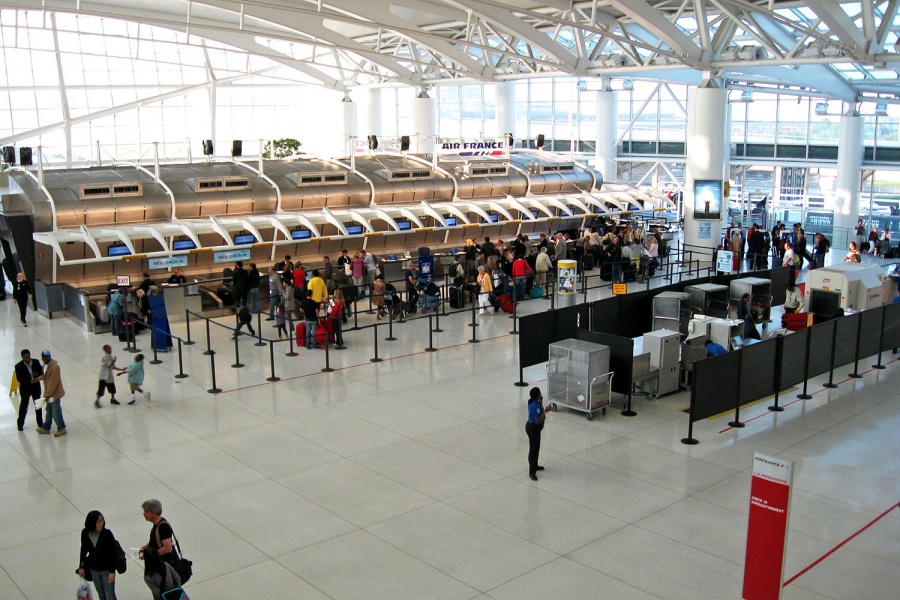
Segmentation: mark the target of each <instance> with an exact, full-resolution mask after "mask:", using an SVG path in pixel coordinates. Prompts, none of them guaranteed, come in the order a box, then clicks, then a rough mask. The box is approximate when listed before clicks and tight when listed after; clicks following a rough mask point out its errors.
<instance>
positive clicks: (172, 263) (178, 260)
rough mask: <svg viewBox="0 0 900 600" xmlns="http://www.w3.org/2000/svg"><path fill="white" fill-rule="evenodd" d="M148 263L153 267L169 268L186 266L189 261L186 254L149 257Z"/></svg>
mask: <svg viewBox="0 0 900 600" xmlns="http://www.w3.org/2000/svg"><path fill="white" fill-rule="evenodd" d="M147 263H148V266H149V267H150V268H151V269H169V268H172V267H186V266H187V263H188V257H187V256H186V255H181V256H161V257H158V258H148V259H147Z"/></svg>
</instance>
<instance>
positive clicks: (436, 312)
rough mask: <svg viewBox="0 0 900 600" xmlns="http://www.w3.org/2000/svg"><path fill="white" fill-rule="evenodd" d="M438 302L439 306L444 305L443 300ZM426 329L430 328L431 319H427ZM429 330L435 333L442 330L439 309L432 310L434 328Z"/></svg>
mask: <svg viewBox="0 0 900 600" xmlns="http://www.w3.org/2000/svg"><path fill="white" fill-rule="evenodd" d="M439 304H440V305H441V308H443V307H444V302H443V300H441V301H440V302H439ZM428 329H431V319H428ZM431 331H433V332H435V333H443V331H444V330H443V329H441V311H440V310H439V309H435V310H434V329H431Z"/></svg>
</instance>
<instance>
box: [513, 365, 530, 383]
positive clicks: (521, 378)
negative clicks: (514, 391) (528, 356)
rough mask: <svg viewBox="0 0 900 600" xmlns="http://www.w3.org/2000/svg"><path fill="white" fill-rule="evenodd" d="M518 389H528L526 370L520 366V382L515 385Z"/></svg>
mask: <svg viewBox="0 0 900 600" xmlns="http://www.w3.org/2000/svg"><path fill="white" fill-rule="evenodd" d="M513 385H514V386H516V387H527V386H528V382H527V381H525V369H524V368H523V367H522V365H521V364H520V365H519V380H518V381H517V382H515V383H514V384H513Z"/></svg>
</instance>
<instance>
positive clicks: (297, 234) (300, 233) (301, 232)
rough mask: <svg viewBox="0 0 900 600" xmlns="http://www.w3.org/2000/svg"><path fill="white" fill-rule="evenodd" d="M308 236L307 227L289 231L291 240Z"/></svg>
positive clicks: (305, 238)
mask: <svg viewBox="0 0 900 600" xmlns="http://www.w3.org/2000/svg"><path fill="white" fill-rule="evenodd" d="M309 238H310V231H309V229H295V230H293V231H292V232H291V239H292V240H308V239H309Z"/></svg>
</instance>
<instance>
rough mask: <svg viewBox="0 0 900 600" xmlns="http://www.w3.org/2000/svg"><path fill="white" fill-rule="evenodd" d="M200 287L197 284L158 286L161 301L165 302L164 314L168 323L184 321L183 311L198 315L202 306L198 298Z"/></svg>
mask: <svg viewBox="0 0 900 600" xmlns="http://www.w3.org/2000/svg"><path fill="white" fill-rule="evenodd" d="M199 287H200V286H199V284H197V283H187V284H183V285H170V284H167V283H163V284H161V285H160V286H159V289H160V290H162V294H163V300H165V302H166V313H167V314H168V317H169V321H170V322H173V321H184V311H185V310H189V311H191V312H193V313H198V314H199V313H200V312H201V310H202V308H203V306H202V302H201V298H200V290H199V289H198V288H199Z"/></svg>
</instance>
